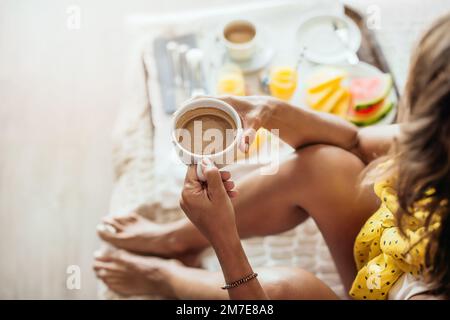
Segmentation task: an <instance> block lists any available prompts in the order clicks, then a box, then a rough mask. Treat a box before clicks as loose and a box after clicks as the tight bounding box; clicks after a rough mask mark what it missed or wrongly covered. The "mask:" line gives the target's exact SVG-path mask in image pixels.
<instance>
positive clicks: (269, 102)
mask: <svg viewBox="0 0 450 320" xmlns="http://www.w3.org/2000/svg"><path fill="white" fill-rule="evenodd" d="M287 106H288V104H287V103H286V102H284V101H282V100H279V99H276V98H273V97H267V98H266V101H265V102H264V104H263V105H262V106H261V109H260V111H259V117H260V121H261V127H263V128H265V129H268V130H270V129H279V128H275V126H274V122H275V120H276V118H277V117H278V116H277V115H278V114H279V113H280V112H282V110H283V109H285V108H286V107H287Z"/></svg>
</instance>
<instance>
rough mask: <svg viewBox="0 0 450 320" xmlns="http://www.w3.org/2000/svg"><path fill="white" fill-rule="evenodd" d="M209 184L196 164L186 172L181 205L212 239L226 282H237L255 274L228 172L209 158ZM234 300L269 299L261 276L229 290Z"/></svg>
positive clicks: (207, 164) (205, 166)
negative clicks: (241, 236) (243, 241)
mask: <svg viewBox="0 0 450 320" xmlns="http://www.w3.org/2000/svg"><path fill="white" fill-rule="evenodd" d="M203 168H204V170H203V174H204V175H205V177H206V183H203V182H201V181H199V180H198V177H197V170H196V167H195V166H190V167H189V168H188V171H187V174H186V180H185V182H184V188H183V192H182V193H181V200H180V205H181V208H182V209H183V211H184V212H185V213H186V215H187V217H188V218H189V219H190V220H191V221H192V223H193V224H194V225H195V226H196V227H197V228H198V229H199V230H200V231H201V232H202V233H203V234H204V235H205V237H206V238H207V239H208V240H209V242H210V243H211V245H212V247H213V248H214V251H215V252H216V255H217V258H218V259H219V263H220V266H221V268H222V271H223V275H224V278H225V282H226V283H233V282H235V281H238V280H240V279H243V278H244V277H247V276H249V275H251V274H253V269H252V267H251V266H250V263H249V262H248V259H247V256H246V255H245V252H244V249H243V248H242V244H241V241H240V239H239V235H238V232H237V228H236V221H235V217H234V208H233V205H232V203H231V200H230V197H234V196H236V193H235V191H232V189H233V188H234V183H233V182H232V181H229V179H230V174H229V173H228V172H219V170H218V169H217V168H216V167H215V166H214V165H213V163H212V162H211V161H210V160H208V159H206V162H205V163H203ZM228 293H229V297H230V298H231V299H267V298H268V297H267V294H266V293H265V291H264V289H263V288H262V286H261V284H260V283H259V281H258V279H257V278H253V279H252V280H250V281H248V282H246V283H243V284H241V285H239V286H237V287H235V288H233V289H231V290H229V291H228Z"/></svg>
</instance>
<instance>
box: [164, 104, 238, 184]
mask: <svg viewBox="0 0 450 320" xmlns="http://www.w3.org/2000/svg"><path fill="white" fill-rule="evenodd" d="M202 108H206V109H217V110H220V111H222V112H224V113H225V114H226V115H228V117H227V118H228V119H231V121H233V122H234V129H233V130H235V132H234V138H233V139H232V141H231V143H229V144H227V145H226V147H225V148H224V149H223V150H221V151H219V152H215V153H212V154H197V153H194V152H193V151H192V150H187V149H186V148H185V147H183V145H182V144H181V143H180V142H179V132H178V130H180V129H183V128H180V124H179V122H180V120H181V119H182V117H183V116H184V115H185V114H186V113H188V112H191V111H194V110H197V109H202ZM197 111H198V110H197ZM200 115H201V114H200ZM242 131H243V127H242V121H241V118H240V116H239V114H238V113H237V112H236V110H235V109H234V108H233V107H232V106H230V105H229V104H228V103H225V102H223V101H222V100H218V99H213V98H196V99H191V100H188V101H186V102H185V103H184V104H183V105H182V106H181V107H180V108H179V109H178V110H177V111H176V112H175V113H174V116H173V124H172V143H173V145H174V147H175V151H176V153H177V155H178V157H179V158H180V160H181V161H182V162H183V163H184V164H186V165H192V164H200V163H201V161H202V160H203V158H208V159H209V160H211V161H212V162H213V163H214V165H216V166H217V167H218V168H222V167H224V166H226V165H228V164H232V163H233V162H234V161H236V156H237V151H238V148H239V143H240V140H241V138H242ZM214 138H217V137H214ZM223 138H226V137H223ZM202 139H203V137H202ZM197 176H198V178H199V180H201V181H205V177H204V175H203V172H202V169H201V166H200V165H197Z"/></svg>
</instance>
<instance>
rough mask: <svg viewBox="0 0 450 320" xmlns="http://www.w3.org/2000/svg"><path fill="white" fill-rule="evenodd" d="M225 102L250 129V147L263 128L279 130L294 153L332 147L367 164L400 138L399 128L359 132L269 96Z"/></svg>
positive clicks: (328, 116)
mask: <svg viewBox="0 0 450 320" xmlns="http://www.w3.org/2000/svg"><path fill="white" fill-rule="evenodd" d="M221 99H223V100H224V101H225V102H228V103H229V104H231V105H232V106H233V107H234V108H235V109H236V110H237V111H238V112H239V113H240V114H241V117H242V118H243V120H244V125H245V127H246V128H247V130H246V131H245V133H244V139H247V142H248V143H250V142H251V141H252V139H253V137H254V132H255V131H256V130H258V129H259V128H260V127H263V128H265V129H268V130H272V129H278V130H279V136H280V138H281V139H282V140H283V141H285V142H286V143H288V144H289V145H291V146H292V147H293V148H294V149H298V148H301V147H304V146H307V145H311V144H318V143H322V144H329V145H334V146H337V147H340V148H342V149H345V150H348V151H350V152H352V153H354V154H355V155H357V156H358V157H359V158H361V160H362V161H363V162H364V163H369V162H370V161H372V160H373V159H375V158H377V157H379V156H381V155H384V154H386V153H387V151H388V150H389V148H390V146H391V145H392V143H393V141H394V138H395V136H396V135H397V134H398V125H391V126H376V127H367V128H362V129H359V128H358V127H357V126H355V125H353V124H351V123H349V122H348V121H346V120H344V119H342V118H340V117H337V116H335V115H332V114H329V113H324V112H317V111H314V110H310V109H305V108H298V107H294V106H292V105H290V104H289V103H286V102H284V101H281V100H278V99H274V98H271V97H266V96H261V97H258V96H254V97H223V98H221ZM244 149H245V148H244Z"/></svg>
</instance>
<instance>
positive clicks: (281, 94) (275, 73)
mask: <svg viewBox="0 0 450 320" xmlns="http://www.w3.org/2000/svg"><path fill="white" fill-rule="evenodd" d="M296 88H297V71H296V70H294V69H293V68H292V67H275V68H273V69H272V71H271V72H270V81H269V89H270V94H271V95H272V96H274V97H275V98H279V99H281V100H289V99H291V97H292V95H293V94H294V92H295V89H296Z"/></svg>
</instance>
